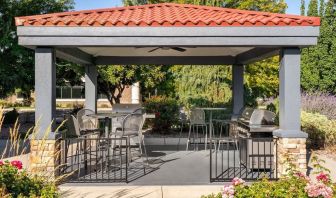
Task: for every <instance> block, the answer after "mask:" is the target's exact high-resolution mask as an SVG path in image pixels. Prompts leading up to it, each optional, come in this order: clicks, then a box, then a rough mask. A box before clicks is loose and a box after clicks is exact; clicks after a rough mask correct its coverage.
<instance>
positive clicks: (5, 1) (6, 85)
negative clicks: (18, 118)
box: [0, 0, 74, 97]
mask: <svg viewBox="0 0 336 198" xmlns="http://www.w3.org/2000/svg"><path fill="white" fill-rule="evenodd" d="M73 6H74V2H73V0H16V1H13V0H0V97H5V96H7V95H9V94H12V93H13V92H14V91H15V90H16V89H20V90H21V91H22V93H23V94H24V96H25V97H29V96H30V91H31V90H33V89H34V51H32V50H29V49H27V48H24V47H22V46H19V45H18V39H17V35H16V26H15V21H14V17H16V16H27V15H35V14H45V13H51V12H62V11H66V10H69V9H72V8H73Z"/></svg>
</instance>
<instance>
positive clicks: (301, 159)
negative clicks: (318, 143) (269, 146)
mask: <svg viewBox="0 0 336 198" xmlns="http://www.w3.org/2000/svg"><path fill="white" fill-rule="evenodd" d="M275 159H277V160H278V162H277V169H278V171H277V175H278V177H281V176H284V175H286V174H287V173H288V172H287V169H288V168H289V166H290V164H292V165H293V166H294V169H295V170H297V171H300V172H302V173H304V174H306V173H307V150H306V138H283V137H280V138H278V139H277V157H276V158H275Z"/></svg>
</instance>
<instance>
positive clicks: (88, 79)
mask: <svg viewBox="0 0 336 198" xmlns="http://www.w3.org/2000/svg"><path fill="white" fill-rule="evenodd" d="M97 76H98V72H97V67H96V66H95V65H85V108H86V109H91V110H92V111H94V112H95V113H96V112H97Z"/></svg>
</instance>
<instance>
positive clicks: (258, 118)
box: [239, 107, 276, 125]
mask: <svg viewBox="0 0 336 198" xmlns="http://www.w3.org/2000/svg"><path fill="white" fill-rule="evenodd" d="M275 117H276V115H275V113H273V112H271V111H268V110H265V109H253V108H250V107H246V108H244V110H243V111H242V113H241V116H240V118H239V121H242V122H244V123H246V124H249V125H275Z"/></svg>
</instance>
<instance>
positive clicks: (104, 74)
mask: <svg viewBox="0 0 336 198" xmlns="http://www.w3.org/2000/svg"><path fill="white" fill-rule="evenodd" d="M163 78H164V73H163V72H162V71H161V67H160V66H154V65H105V66H98V90H99V91H100V92H101V93H103V94H104V95H106V96H107V99H108V100H109V102H110V104H115V103H120V99H121V97H122V93H123V91H124V90H125V88H126V87H128V86H130V85H132V84H133V83H135V82H141V86H142V88H143V89H150V88H153V87H154V86H155V85H156V84H157V83H159V82H161V80H162V79H163Z"/></svg>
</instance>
